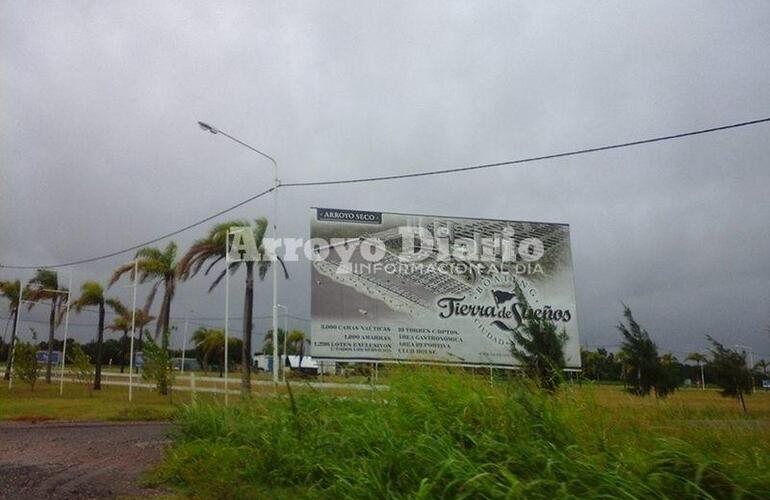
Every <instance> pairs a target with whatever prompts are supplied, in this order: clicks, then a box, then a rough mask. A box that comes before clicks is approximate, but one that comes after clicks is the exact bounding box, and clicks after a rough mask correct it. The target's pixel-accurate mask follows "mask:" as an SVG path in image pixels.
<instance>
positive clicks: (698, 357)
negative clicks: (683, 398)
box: [685, 352, 706, 389]
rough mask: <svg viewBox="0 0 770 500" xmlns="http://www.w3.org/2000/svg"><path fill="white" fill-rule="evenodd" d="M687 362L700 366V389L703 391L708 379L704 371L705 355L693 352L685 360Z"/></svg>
mask: <svg viewBox="0 0 770 500" xmlns="http://www.w3.org/2000/svg"><path fill="white" fill-rule="evenodd" d="M685 360H686V361H695V363H697V364H698V369H699V370H700V387H701V389H705V388H706V377H705V372H704V370H703V363H705V362H706V356H705V355H704V354H701V353H699V352H691V353H690V354H688V355H687V357H686V358H685Z"/></svg>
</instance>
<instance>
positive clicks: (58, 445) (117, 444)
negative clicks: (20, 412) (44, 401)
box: [0, 422, 171, 500]
mask: <svg viewBox="0 0 770 500" xmlns="http://www.w3.org/2000/svg"><path fill="white" fill-rule="evenodd" d="M170 431H171V426H170V425H169V424H167V423H161V422H119V423H110V422H82V423H60V422H43V423H34V424H33V423H22V422H3V423H0V499H25V500H30V499H38V498H41V499H42V498H46V499H48V498H50V499H97V498H98V499H102V498H121V497H129V498H131V497H134V498H142V497H148V496H155V495H158V494H162V493H163V492H162V491H160V490H153V489H149V488H145V487H143V485H142V476H143V474H144V473H145V472H146V471H147V470H148V469H150V468H151V467H152V466H153V465H155V464H156V463H157V462H158V461H159V460H160V459H161V458H162V456H163V449H164V448H165V447H166V446H167V445H168V444H170V442H171V441H170V439H169V437H168V436H169V433H170Z"/></svg>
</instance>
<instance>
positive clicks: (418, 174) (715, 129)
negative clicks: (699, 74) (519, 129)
mask: <svg viewBox="0 0 770 500" xmlns="http://www.w3.org/2000/svg"><path fill="white" fill-rule="evenodd" d="M767 122H770V117H767V118H760V119H758V120H750V121H745V122H739V123H733V124H730V125H721V126H718V127H710V128H705V129H700V130H694V131H690V132H682V133H679V134H671V135H664V136H660V137H653V138H649V139H642V140H638V141H631V142H623V143H619V144H610V145H607V146H599V147H595V148H586V149H579V150H576V151H567V152H562V153H554V154H549V155H543V156H533V157H529V158H521V159H518V160H510V161H502V162H496V163H485V164H481V165H472V166H467V167H458V168H448V169H442V170H430V171H425V172H415V173H411V174H395V175H383V176H375V177H360V178H357V179H338V180H328V181H311V182H288V183H282V184H280V185H279V186H280V187H284V188H291V187H308V186H329V185H333V184H356V183H363V182H379V181H389V180H397V179H410V178H414V177H425V176H430V175H443V174H454V173H459V172H469V171H473V170H481V169H487V168H495V167H502V166H513V165H520V164H522V163H531V162H537V161H543V160H551V159H555V158H565V157H568V156H577V155H583V154H589V153H597V152H600V151H609V150H612V149H620V148H628V147H632V146H639V145H642V144H652V143H655V142H662V141H669V140H672V139H681V138H683V137H691V136H695V135H702V134H709V133H712V132H719V131H722V130H729V129H734V128H740V127H748V126H751V125H758V124H761V123H767ZM220 132H221V131H220ZM228 137H230V136H228ZM231 138H232V137H231ZM233 139H234V138H233ZM234 140H236V139H234ZM238 142H241V141H238ZM244 145H246V144H245V143H244ZM246 146H247V147H249V148H250V149H254V148H252V147H251V146H248V145H246ZM255 151H257V152H258V153H260V154H262V155H263V156H266V157H267V158H269V159H271V160H272V157H269V156H267V155H265V154H264V153H262V152H261V151H258V150H256V149H255ZM273 161H274V160H273ZM274 189H276V187H271V188H269V189H266V190H265V191H262V192H261V193H259V194H257V195H254V196H252V197H250V198H247V199H245V200H243V201H242V202H240V203H237V204H235V205H233V206H231V207H229V208H226V209H224V210H220V211H219V212H217V213H215V214H213V215H210V216H208V217H206V218H204V219H201V220H199V221H197V222H194V223H192V224H189V225H187V226H184V227H182V228H180V229H177V230H175V231H171V232H170V233H167V234H164V235H163V236H159V237H157V238H153V239H151V240H148V241H145V242H143V243H139V244H136V245H133V246H131V247H129V248H125V249H123V250H117V251H115V252H111V253H108V254H105V255H100V256H97V257H90V258H87V259H81V260H76V261H72V262H65V263H62V264H53V265H34V266H29V265H27V266H18V265H4V264H0V268H2V267H5V268H7V269H37V268H57V267H67V266H74V265H78V264H86V263H88V262H94V261H97V260H103V259H108V258H110V257H115V256H117V255H121V254H124V253H127V252H131V251H133V250H138V249H140V248H142V247H145V246H147V245H151V244H152V243H156V242H158V241H160V240H163V239H165V238H169V237H171V236H175V235H177V234H179V233H181V232H184V231H187V230H188V229H192V228H194V227H196V226H199V225H201V224H203V223H205V222H208V221H210V220H212V219H214V218H216V217H219V216H220V215H224V214H226V213H227V212H230V211H232V210H235V209H236V208H238V207H241V206H243V205H245V204H246V203H249V202H251V201H254V200H256V199H257V198H260V197H262V196H264V195H266V194H268V193H271V192H272V191H273V190H274Z"/></svg>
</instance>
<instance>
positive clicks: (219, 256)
mask: <svg viewBox="0 0 770 500" xmlns="http://www.w3.org/2000/svg"><path fill="white" fill-rule="evenodd" d="M233 228H244V229H245V230H248V231H250V232H251V234H252V236H253V238H254V242H255V243H256V247H257V253H258V257H259V260H257V261H256V262H255V261H245V262H240V261H238V262H231V263H230V265H229V266H228V269H223V270H222V271H221V272H220V273H219V275H218V276H217V278H216V279H215V280H214V281H213V282H212V283H211V286H210V287H209V292H211V291H212V290H213V289H214V288H216V286H217V285H218V284H219V283H220V282H221V281H222V279H223V278H224V277H225V274H226V273H227V272H228V271H229V272H230V273H231V275H232V274H234V273H235V272H236V271H237V270H238V268H239V267H240V266H241V264H243V265H244V266H245V267H246V288H245V290H244V301H243V341H242V343H241V346H242V348H241V351H242V352H241V359H243V360H244V363H243V367H242V370H241V394H242V395H244V396H249V395H251V363H250V360H251V353H252V351H251V334H252V331H253V318H252V317H253V311H254V266H255V264H256V266H257V274H258V276H259V279H260V280H264V278H265V276H266V275H267V271H268V270H269V269H270V266H271V264H272V260H271V259H270V257H269V256H267V255H266V253H265V249H264V246H263V240H264V237H265V232H266V231H267V219H265V218H259V219H255V220H254V223H253V224H252V223H251V221H249V220H233V221H227V222H223V223H221V224H217V225H215V226H213V227H212V228H211V229H210V230H209V232H208V234H207V235H206V237H205V238H202V239H200V240H197V241H196V242H194V243H193V245H192V246H191V247H190V249H189V250H188V251H187V253H186V254H185V255H184V257H182V260H180V261H179V276H180V278H181V279H183V280H188V279H190V278H192V277H193V276H195V275H196V274H198V272H200V270H201V268H202V267H203V266H204V264H206V263H208V266H207V267H206V270H205V271H204V273H203V274H204V275H208V274H209V272H210V271H211V270H212V269H213V268H214V266H215V265H216V264H217V263H219V262H221V261H223V260H226V259H225V257H226V247H227V245H226V242H227V233H228V231H230V230H231V229H233ZM279 262H280V264H281V266H283V272H284V276H285V277H286V279H288V278H289V273H288V271H287V270H286V266H285V265H284V263H283V261H282V260H280V259H279Z"/></svg>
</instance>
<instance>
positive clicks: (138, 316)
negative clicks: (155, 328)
mask: <svg viewBox="0 0 770 500" xmlns="http://www.w3.org/2000/svg"><path fill="white" fill-rule="evenodd" d="M106 302H107V304H108V305H109V306H110V307H112V310H113V311H115V313H116V314H118V316H117V317H116V318H115V319H113V320H112V324H110V325H109V326H107V330H110V331H113V332H123V336H122V337H121V339H120V349H121V355H120V373H123V371H124V370H125V366H126V350H127V346H126V344H127V343H128V342H127V341H128V331H129V330H131V319H132V317H131V316H132V315H131V310H130V309H128V308H127V307H126V306H124V305H123V303H122V302H120V301H119V300H118V299H107V300H106ZM133 319H134V326H135V328H138V329H139V332H140V333H139V335H140V337H141V332H142V329H143V328H144V327H145V325H147V324H148V323H149V322H151V321H152V320H153V319H155V316H150V315H149V314H147V313H145V312H144V311H143V310H142V309H135V310H134V318H133Z"/></svg>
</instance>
